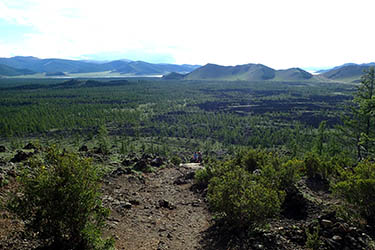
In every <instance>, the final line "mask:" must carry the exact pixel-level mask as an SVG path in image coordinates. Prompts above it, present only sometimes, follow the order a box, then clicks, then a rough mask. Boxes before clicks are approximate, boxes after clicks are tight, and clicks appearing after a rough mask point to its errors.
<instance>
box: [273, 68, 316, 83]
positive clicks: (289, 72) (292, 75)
mask: <svg viewBox="0 0 375 250" xmlns="http://www.w3.org/2000/svg"><path fill="white" fill-rule="evenodd" d="M312 77H313V75H312V74H310V73H309V72H306V71H304V70H302V69H300V68H291V69H285V70H277V71H276V76H275V80H282V81H295V80H308V79H311V78H312Z"/></svg>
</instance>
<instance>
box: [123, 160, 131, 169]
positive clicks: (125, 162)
mask: <svg viewBox="0 0 375 250" xmlns="http://www.w3.org/2000/svg"><path fill="white" fill-rule="evenodd" d="M132 163H133V161H131V160H129V159H125V160H123V161H122V162H121V164H122V165H124V166H126V167H127V166H130V165H131V164H132Z"/></svg>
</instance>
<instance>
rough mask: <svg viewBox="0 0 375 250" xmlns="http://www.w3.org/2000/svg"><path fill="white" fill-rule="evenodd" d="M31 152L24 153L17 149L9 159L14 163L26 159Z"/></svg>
mask: <svg viewBox="0 0 375 250" xmlns="http://www.w3.org/2000/svg"><path fill="white" fill-rule="evenodd" d="M32 155H33V153H25V152H23V151H18V152H17V154H16V155H15V156H14V157H13V158H12V159H11V160H10V162H13V163H16V162H21V161H25V160H27V159H28V158H29V157H30V156H32Z"/></svg>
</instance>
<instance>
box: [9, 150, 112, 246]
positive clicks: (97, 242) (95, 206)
mask: <svg viewBox="0 0 375 250" xmlns="http://www.w3.org/2000/svg"><path fill="white" fill-rule="evenodd" d="M19 181H20V190H19V191H20V193H19V195H17V196H15V197H14V198H13V199H12V201H11V202H10V205H9V207H10V210H11V211H13V212H15V213H16V214H17V215H18V216H19V217H20V218H21V219H23V220H24V222H25V226H26V230H27V232H28V233H29V234H30V235H34V236H36V237H37V238H38V239H39V240H40V242H41V244H42V245H44V246H49V247H51V248H52V249H109V248H111V247H112V246H113V241H112V240H103V239H102V238H101V233H102V228H103V226H104V222H105V218H106V217H107V216H108V214H109V211H108V210H107V209H105V208H104V207H103V206H102V204H101V200H100V193H99V190H100V185H99V173H98V171H97V169H96V168H95V167H94V166H93V165H92V164H91V162H90V161H89V160H88V159H81V158H80V157H79V156H77V155H76V154H72V153H61V152H59V151H58V150H57V149H56V148H54V147H52V148H50V149H49V151H48V153H47V155H46V156H45V159H44V161H43V160H37V159H34V160H32V161H31V162H30V168H29V169H28V170H27V171H25V172H24V173H23V175H22V176H21V177H20V179H19Z"/></svg>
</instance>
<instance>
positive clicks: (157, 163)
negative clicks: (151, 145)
mask: <svg viewBox="0 0 375 250" xmlns="http://www.w3.org/2000/svg"><path fill="white" fill-rule="evenodd" d="M150 165H151V166H153V167H160V166H161V165H163V160H162V159H161V158H160V157H156V158H155V159H153V160H152V161H151V163H150Z"/></svg>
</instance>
